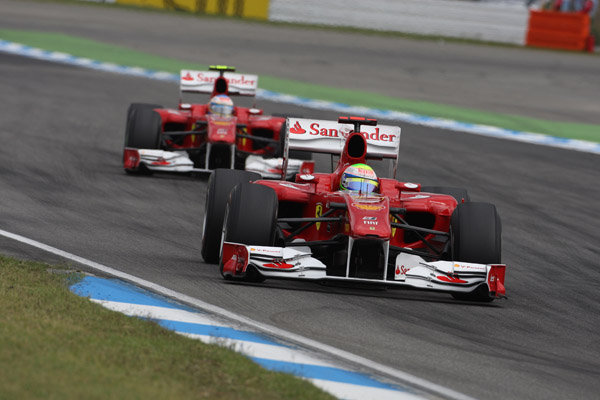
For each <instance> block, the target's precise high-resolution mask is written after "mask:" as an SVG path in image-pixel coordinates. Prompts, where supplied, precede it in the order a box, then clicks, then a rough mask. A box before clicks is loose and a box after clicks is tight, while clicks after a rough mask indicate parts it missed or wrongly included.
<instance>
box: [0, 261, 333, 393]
mask: <svg viewBox="0 0 600 400" xmlns="http://www.w3.org/2000/svg"><path fill="white" fill-rule="evenodd" d="M49 268H50V267H49V266H48V265H45V264H41V263H34V262H26V261H19V260H15V259H12V258H8V257H4V256H0V310H2V312H0V343H2V345H1V346H0V365H2V366H3V368H2V379H0V398H2V399H16V398H19V399H30V398H48V399H54V398H56V399H59V398H60V399H81V398H87V399H97V398H102V399H107V398H119V399H143V398H152V399H182V398H186V399H187V398H189V399H255V398H261V399H331V398H333V397H331V396H329V395H328V394H327V393H325V392H323V391H321V390H320V389H318V388H316V387H315V386H313V385H312V384H310V383H309V382H306V381H304V380H302V379H299V378H296V377H293V376H291V375H287V374H282V373H278V372H272V371H267V370H265V369H263V368H261V367H259V366H258V365H257V364H255V363H254V362H252V361H251V360H250V359H248V358H246V357H244V356H242V355H240V354H237V353H235V352H233V351H231V350H229V349H226V348H223V347H219V346H216V345H207V344H204V343H202V342H200V341H198V340H192V339H188V338H186V337H183V336H181V335H178V334H176V333H174V332H171V331H169V330H166V329H164V328H162V327H160V326H158V325H157V324H156V323H153V322H150V321H145V320H142V319H138V318H131V317H127V316H125V315H123V314H120V313H117V312H113V311H110V310H107V309H105V308H104V307H102V306H100V305H97V304H95V303H92V302H90V301H89V300H87V299H85V298H82V297H79V296H77V295H75V294H73V293H71V292H70V291H69V288H68V287H69V285H71V284H73V283H75V282H77V280H79V279H80V277H81V275H80V274H77V273H66V274H57V273H50V272H49Z"/></svg>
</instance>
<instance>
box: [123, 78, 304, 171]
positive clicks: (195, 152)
mask: <svg viewBox="0 0 600 400" xmlns="http://www.w3.org/2000/svg"><path fill="white" fill-rule="evenodd" d="M233 71H235V68H233V67H227V66H211V67H210V71H190V70H183V71H181V75H180V76H181V79H180V99H179V108H178V109H168V108H164V107H162V106H160V105H156V104H142V103H134V104H131V105H130V106H129V109H128V111H127V125H126V129H125V149H124V152H123V165H124V168H125V171H127V172H129V173H135V172H158V171H163V172H202V171H210V170H213V169H215V168H231V169H234V168H235V169H246V170H250V171H255V172H258V173H260V174H261V176H263V177H265V178H277V177H279V176H280V175H281V168H282V162H283V160H282V159H281V158H280V157H281V155H282V153H283V144H284V139H285V117H276V116H265V115H263V110H260V109H257V108H247V107H239V106H234V105H233V101H232V100H231V98H230V96H232V95H241V96H254V95H255V94H256V90H257V88H258V77H257V76H256V75H248V74H236V73H233ZM184 93H203V94H210V95H211V99H210V101H209V103H208V104H190V103H184V102H183V95H184ZM313 165H314V164H313V162H312V161H308V160H305V161H303V160H293V161H292V164H291V168H289V171H288V175H289V176H292V177H293V176H294V174H295V173H296V172H300V171H304V172H310V171H312V168H313Z"/></svg>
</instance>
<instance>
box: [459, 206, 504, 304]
mask: <svg viewBox="0 0 600 400" xmlns="http://www.w3.org/2000/svg"><path fill="white" fill-rule="evenodd" d="M450 228H451V230H452V241H453V246H452V250H453V255H454V257H453V259H454V260H456V261H464V262H473V263H479V264H499V263H501V262H502V224H501V221H500V216H499V215H498V211H497V210H496V206H495V205H493V204H490V203H478V202H469V203H463V204H458V206H457V207H456V209H455V210H454V213H453V214H452V218H451V220H450ZM452 296H453V297H454V298H456V299H459V300H468V301H478V302H490V301H492V300H493V299H492V298H491V297H490V296H489V293H488V290H487V286H486V285H481V286H480V287H479V288H477V289H476V290H475V291H473V292H471V293H453V294H452Z"/></svg>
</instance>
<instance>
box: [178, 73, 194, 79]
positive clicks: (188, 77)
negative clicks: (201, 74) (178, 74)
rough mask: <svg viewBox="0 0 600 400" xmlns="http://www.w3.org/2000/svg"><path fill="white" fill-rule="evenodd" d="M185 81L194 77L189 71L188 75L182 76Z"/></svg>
mask: <svg viewBox="0 0 600 400" xmlns="http://www.w3.org/2000/svg"><path fill="white" fill-rule="evenodd" d="M181 79H182V80H184V81H193V80H194V78H192V75H190V73H189V72H188V73H187V75H186V76H184V77H182V78H181Z"/></svg>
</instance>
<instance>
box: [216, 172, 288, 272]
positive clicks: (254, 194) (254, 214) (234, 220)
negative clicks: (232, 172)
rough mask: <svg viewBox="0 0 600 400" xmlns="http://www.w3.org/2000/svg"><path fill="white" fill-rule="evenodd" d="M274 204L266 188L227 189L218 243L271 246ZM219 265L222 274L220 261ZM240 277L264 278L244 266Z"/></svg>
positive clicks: (274, 197) (243, 186)
mask: <svg viewBox="0 0 600 400" xmlns="http://www.w3.org/2000/svg"><path fill="white" fill-rule="evenodd" d="M278 204H279V200H278V199H277V195H276V194H275V191H274V190H273V189H272V188H270V187H267V186H263V185H257V184H253V183H240V184H239V185H237V186H236V187H235V188H234V189H233V190H232V191H231V196H230V197H229V203H228V204H227V211H226V212H225V220H224V221H223V233H222V239H221V240H222V242H232V243H241V244H246V245H255V246H273V244H274V243H275V233H276V230H277V207H278ZM222 246H223V243H221V247H222ZM219 268H220V270H221V274H222V275H223V260H221V261H220V263H219ZM223 277H225V275H223ZM226 278H227V277H226ZM243 280H245V281H251V282H262V281H263V280H264V278H263V277H262V275H260V274H259V273H258V272H256V271H255V270H254V269H248V270H247V271H246V276H245V277H244V278H243Z"/></svg>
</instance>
